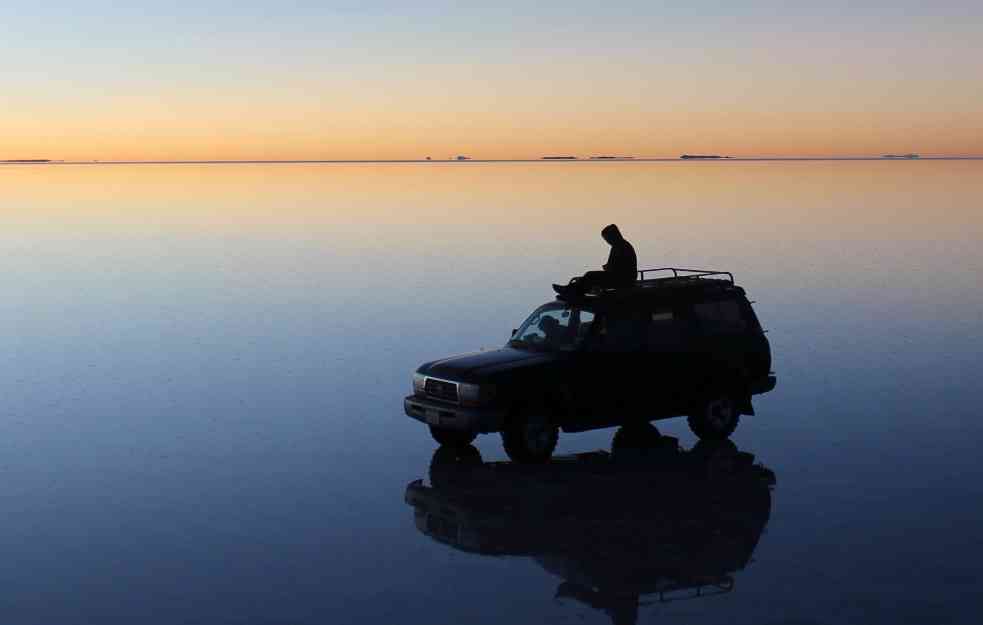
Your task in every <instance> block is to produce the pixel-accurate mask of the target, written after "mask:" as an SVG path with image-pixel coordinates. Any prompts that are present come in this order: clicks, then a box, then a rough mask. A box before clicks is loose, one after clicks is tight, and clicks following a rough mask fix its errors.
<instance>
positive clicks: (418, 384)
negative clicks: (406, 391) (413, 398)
mask: <svg viewBox="0 0 983 625" xmlns="http://www.w3.org/2000/svg"><path fill="white" fill-rule="evenodd" d="M426 383H427V376H425V375H423V374H422V373H414V374H413V394H414V395H423V394H425V393H426V389H425V388H424V386H425V385H426Z"/></svg>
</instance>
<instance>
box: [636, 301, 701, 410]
mask: <svg viewBox="0 0 983 625" xmlns="http://www.w3.org/2000/svg"><path fill="white" fill-rule="evenodd" d="M648 313H649V319H648V326H647V333H646V352H647V363H646V374H647V378H648V383H647V384H646V385H645V386H644V387H643V388H644V389H645V390H646V393H647V395H646V397H645V399H644V400H643V403H644V404H645V409H646V410H647V411H648V413H649V414H651V415H652V416H653V417H656V416H669V415H674V414H678V413H679V411H680V410H681V409H682V408H683V407H684V404H685V399H686V398H687V397H688V396H689V394H690V393H689V386H690V385H691V379H692V374H693V369H694V360H695V358H696V354H695V353H694V340H693V339H694V332H695V328H694V322H693V317H692V311H691V309H690V307H689V305H688V304H687V303H685V302H672V303H664V304H654V305H653V306H652V307H651V308H650V309H649V311H648Z"/></svg>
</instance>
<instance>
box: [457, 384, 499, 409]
mask: <svg viewBox="0 0 983 625" xmlns="http://www.w3.org/2000/svg"><path fill="white" fill-rule="evenodd" d="M457 397H458V399H459V400H460V402H461V405H462V406H480V405H482V404H487V403H489V402H490V401H491V400H493V399H495V387H494V386H492V385H491V384H467V383H465V382H462V383H460V384H458V385H457Z"/></svg>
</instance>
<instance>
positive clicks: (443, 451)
mask: <svg viewBox="0 0 983 625" xmlns="http://www.w3.org/2000/svg"><path fill="white" fill-rule="evenodd" d="M481 465H482V461H481V452H479V451H478V450H477V449H475V447H474V446H473V445H461V446H458V447H451V446H449V445H444V446H441V447H438V448H437V450H436V451H434V452H433V457H431V458H430V484H431V485H432V486H434V487H435V488H452V487H454V486H457V485H459V484H467V483H468V481H469V480H472V479H473V472H472V471H473V470H474V469H476V468H479V467H481Z"/></svg>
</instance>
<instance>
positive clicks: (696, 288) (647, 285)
mask: <svg viewBox="0 0 983 625" xmlns="http://www.w3.org/2000/svg"><path fill="white" fill-rule="evenodd" d="M727 295H731V296H740V297H743V296H744V289H743V288H741V287H739V286H737V285H736V284H734V283H733V281H732V280H727V279H721V278H704V277H700V276H685V277H684V276H679V277H675V276H674V277H669V278H653V279H650V280H638V281H637V282H635V284H634V285H632V286H630V287H623V288H619V289H607V290H605V291H600V292H592V293H588V294H586V295H584V296H582V297H580V298H576V299H571V300H565V301H563V300H560V301H562V303H565V304H568V305H569V304H573V305H581V306H586V307H588V308H595V307H598V308H612V307H635V306H643V305H646V304H649V303H655V302H673V301H683V300H685V301H693V300H701V299H709V298H712V297H713V296H727Z"/></svg>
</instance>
